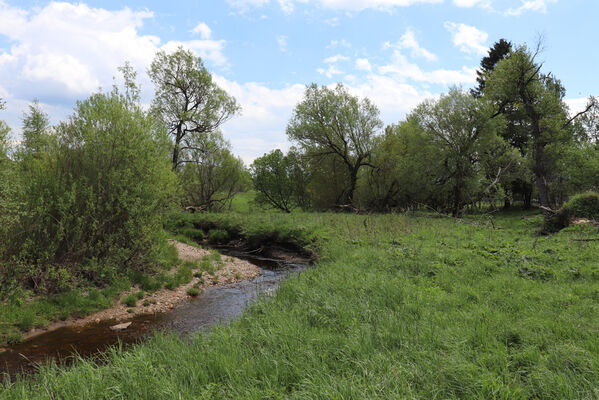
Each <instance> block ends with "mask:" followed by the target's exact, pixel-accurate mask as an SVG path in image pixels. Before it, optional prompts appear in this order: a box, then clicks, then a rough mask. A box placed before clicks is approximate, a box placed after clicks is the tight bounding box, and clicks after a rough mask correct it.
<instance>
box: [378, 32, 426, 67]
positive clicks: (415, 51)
mask: <svg viewBox="0 0 599 400" xmlns="http://www.w3.org/2000/svg"><path fill="white" fill-rule="evenodd" d="M384 47H385V48H392V47H394V48H397V49H409V50H411V55H412V57H421V58H424V59H425V60H428V61H435V60H437V56H436V55H435V54H433V53H431V52H430V51H428V50H426V49H425V48H422V47H420V44H419V43H418V40H416V35H415V34H414V31H413V30H412V29H410V28H408V29H407V30H406V33H404V34H403V35H402V36H401V38H400V39H399V41H398V42H397V43H394V44H393V43H390V42H386V43H385V44H384Z"/></svg>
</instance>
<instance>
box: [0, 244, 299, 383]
mask: <svg viewBox="0 0 599 400" xmlns="http://www.w3.org/2000/svg"><path fill="white" fill-rule="evenodd" d="M218 250H219V251H220V252H221V253H222V254H224V255H227V256H233V257H238V258H242V259H244V260H247V261H249V262H251V263H252V264H254V265H256V266H257V267H259V268H260V275H259V276H258V277H257V278H255V279H254V280H252V281H241V282H237V283H232V284H227V285H221V286H210V287H208V288H206V290H204V291H203V292H202V293H201V294H200V295H199V296H198V297H196V298H194V299H192V300H190V301H189V302H187V303H184V304H181V305H179V306H177V307H175V308H174V309H172V310H170V311H168V312H165V313H157V314H149V315H138V316H135V317H132V318H131V319H128V320H127V321H118V322H117V321H113V320H106V321H101V322H99V323H91V324H88V325H85V326H72V327H62V328H59V329H56V330H53V331H49V332H46V333H43V334H41V335H38V336H35V337H33V338H31V339H29V340H26V341H24V342H22V343H19V344H15V345H9V346H7V347H5V349H6V351H4V352H3V353H0V381H2V378H3V377H4V376H6V374H8V376H9V377H10V378H11V379H14V378H15V377H16V376H17V375H27V374H30V373H34V372H35V371H36V370H37V368H38V366H39V365H43V364H45V363H47V362H48V361H49V360H55V361H56V362H58V363H62V364H66V365H68V364H70V363H72V361H73V360H74V355H76V354H78V355H80V356H82V357H91V356H94V355H97V354H98V353H101V352H102V351H104V350H106V349H107V348H108V347H110V346H114V345H116V344H118V343H119V342H120V343H122V344H123V345H124V346H127V345H130V344H133V343H139V342H140V341H142V340H143V339H144V338H146V337H147V336H148V335H150V334H152V333H153V332H155V331H161V332H175V333H177V334H179V335H182V336H185V335H189V334H191V333H194V332H200V331H205V330H207V329H209V328H210V327H211V326H212V325H214V324H216V323H226V322H228V321H230V320H231V319H233V318H235V317H238V316H240V315H241V314H242V312H243V311H244V309H245V308H246V307H247V305H248V304H250V303H251V302H252V301H254V300H255V299H256V298H257V297H258V296H260V295H273V294H274V293H275V291H276V290H277V289H278V287H279V285H280V282H281V280H282V279H283V278H285V277H286V276H288V275H289V274H293V273H298V272H301V271H303V270H304V269H306V268H307V263H306V262H296V261H283V260H279V259H273V258H265V257H260V256H257V255H250V254H247V253H242V252H238V251H235V250H231V249H226V248H219V249H218ZM128 321H131V322H132V324H131V326H129V328H127V329H125V330H122V331H118V332H115V331H112V330H111V329H110V327H111V326H113V325H115V324H117V323H122V322H128Z"/></svg>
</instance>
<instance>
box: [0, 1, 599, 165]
mask: <svg viewBox="0 0 599 400" xmlns="http://www.w3.org/2000/svg"><path fill="white" fill-rule="evenodd" d="M598 16H599V2H597V1H594V0H586V1H584V0H222V1H215V0H212V1H208V0H194V1H192V0H189V1H170V2H165V1H157V0H155V1H150V0H129V1H126V0H125V1H122V0H121V1H113V0H109V1H107V0H103V1H96V0H88V1H81V2H70V1H65V2H62V1H54V2H50V1H42V0H21V1H16V0H0V97H2V98H3V99H4V100H5V101H6V102H7V110H5V111H3V112H2V113H0V118H2V119H5V120H6V121H7V122H8V123H9V124H10V125H11V127H13V131H14V136H15V138H17V139H18V136H19V131H20V129H19V125H20V119H21V116H22V113H23V111H24V110H25V109H26V107H27V104H28V102H29V101H31V100H32V99H33V98H35V97H37V98H39V100H40V101H41V103H42V105H43V107H44V109H45V110H46V111H47V112H48V113H49V114H50V115H51V117H52V121H53V122H57V121H59V120H61V119H64V118H65V117H66V116H68V115H69V113H70V112H71V110H72V108H73V105H74V104H75V102H76V100H77V99H83V98H85V97H86V96H88V95H89V94H90V93H92V92H93V91H94V90H97V88H98V87H103V88H109V87H110V86H111V85H112V82H113V80H112V77H113V76H114V75H116V68H117V67H118V66H119V65H122V64H123V63H124V62H125V60H128V61H130V62H131V63H132V64H133V65H134V66H135V68H136V69H137V70H138V72H139V80H140V83H141V84H142V89H143V99H144V102H146V103H149V102H150V101H151V98H152V91H153V89H152V86H151V83H150V82H149V80H148V78H147V76H146V73H145V71H146V69H147V68H148V66H149V65H150V63H151V61H152V58H153V55H154V54H155V52H156V51H157V50H160V49H166V50H171V49H175V48H176V47H177V46H179V45H183V46H186V47H188V48H190V49H192V50H193V51H195V52H196V53H197V54H198V55H199V56H201V57H202V58H203V59H204V61H205V63H206V65H207V67H208V68H209V69H210V70H211V71H212V72H213V74H214V78H215V80H216V81H217V82H218V83H219V85H221V86H222V87H223V88H224V89H226V90H227V91H229V92H230V93H231V94H232V95H234V96H235V97H236V98H237V99H238V101H239V102H240V104H241V106H242V108H243V113H242V115H241V116H238V117H236V118H235V119H233V120H231V121H229V122H228V123H227V124H226V125H224V126H223V128H222V130H223V133H224V135H225V137H226V138H227V139H228V140H229V141H230V142H231V143H232V145H233V151H234V152H235V153H236V154H238V155H240V156H241V157H242V158H243V159H244V161H246V162H248V163H249V162H251V160H253V159H254V158H255V157H258V156H260V155H262V154H264V153H265V152H267V151H269V150H271V149H273V148H282V149H286V148H287V147H288V146H289V143H288V142H287V139H286V136H285V126H286V123H287V120H288V119H289V117H290V116H291V111H292V109H293V106H294V105H295V104H296V103H297V102H298V101H299V100H301V97H302V94H303V90H304V87H305V85H306V84H309V83H311V82H316V83H319V84H325V85H329V84H334V83H336V82H343V83H344V84H346V85H347V86H348V87H349V88H350V90H351V91H352V92H353V93H354V94H356V95H358V96H368V97H369V98H370V99H371V100H373V101H374V102H375V104H377V105H378V107H379V108H380V110H381V116H382V119H383V120H384V122H385V123H387V124H390V123H394V122H398V121H399V120H400V119H402V118H403V117H404V116H405V115H406V113H408V112H409V111H410V110H411V109H412V108H413V107H414V106H415V105H417V104H418V103H419V102H421V101H422V100H424V99H426V98H428V97H434V96H437V95H439V94H440V93H443V92H445V91H447V89H448V87H450V86H452V85H461V86H462V87H463V88H465V89H466V88H470V87H471V86H472V85H473V84H474V79H475V70H476V68H477V67H478V65H479V63H480V59H481V57H482V56H484V55H485V52H486V50H487V49H488V47H489V46H491V45H492V44H493V43H494V42H495V41H496V40H498V39H500V38H506V39H508V40H511V41H512V42H513V43H516V44H523V43H528V44H529V45H534V44H535V43H536V42H537V40H538V38H539V37H543V44H544V50H543V52H542V54H541V57H540V58H541V59H542V60H543V61H544V63H545V68H544V71H546V72H549V71H551V72H553V73H554V75H555V76H557V77H558V78H559V79H561V80H562V83H563V84H564V86H565V87H566V89H567V98H568V99H569V100H568V102H569V104H570V105H571V107H572V109H577V108H580V107H581V106H582V105H583V104H584V98H585V97H588V96H589V95H595V94H599V80H597V79H595V71H596V66H597V65H598V64H599V52H597V46H596V41H597V38H598V36H599V29H598V28H597V21H596V19H597V17H598Z"/></svg>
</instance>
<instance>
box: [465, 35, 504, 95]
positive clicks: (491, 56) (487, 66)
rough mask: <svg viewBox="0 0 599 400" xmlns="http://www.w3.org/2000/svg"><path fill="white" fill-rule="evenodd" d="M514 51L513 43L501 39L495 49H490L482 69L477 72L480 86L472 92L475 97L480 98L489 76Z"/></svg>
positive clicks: (482, 63)
mask: <svg viewBox="0 0 599 400" xmlns="http://www.w3.org/2000/svg"><path fill="white" fill-rule="evenodd" d="M511 51H512V43H511V42H508V41H506V40H505V39H499V41H498V42H495V44H494V45H493V47H491V48H490V49H489V53H488V55H487V56H485V57H483V59H482V60H481V62H480V69H479V70H478V71H476V75H477V76H476V82H478V86H477V87H476V88H474V89H472V90H471V93H472V95H473V96H474V97H480V96H482V95H483V92H484V90H485V86H486V81H487V75H488V74H489V73H490V72H491V71H493V69H495V66H496V65H497V63H498V62H499V61H501V60H503V59H504V58H505V57H507V56H508V55H509V54H510V52H511Z"/></svg>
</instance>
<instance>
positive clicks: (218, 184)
mask: <svg viewBox="0 0 599 400" xmlns="http://www.w3.org/2000/svg"><path fill="white" fill-rule="evenodd" d="M193 145H194V146H193V147H194V150H192V151H190V160H191V161H193V162H191V163H188V164H187V165H186V166H185V168H184V169H183V173H182V175H181V183H182V185H181V186H182V188H183V191H184V192H185V199H184V201H185V203H186V205H193V206H199V207H202V208H204V209H209V210H223V209H225V208H226V207H227V206H230V204H231V201H232V199H233V196H235V195H236V194H237V193H239V192H241V191H243V190H244V189H246V187H247V186H248V184H249V176H248V172H247V170H246V169H245V167H244V165H243V161H241V159H239V158H237V157H235V156H233V154H231V145H230V144H229V142H227V141H226V140H225V139H224V138H223V136H222V134H221V133H220V132H218V131H216V132H209V133H207V134H206V135H203V136H200V137H196V138H195V140H194V142H193Z"/></svg>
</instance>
